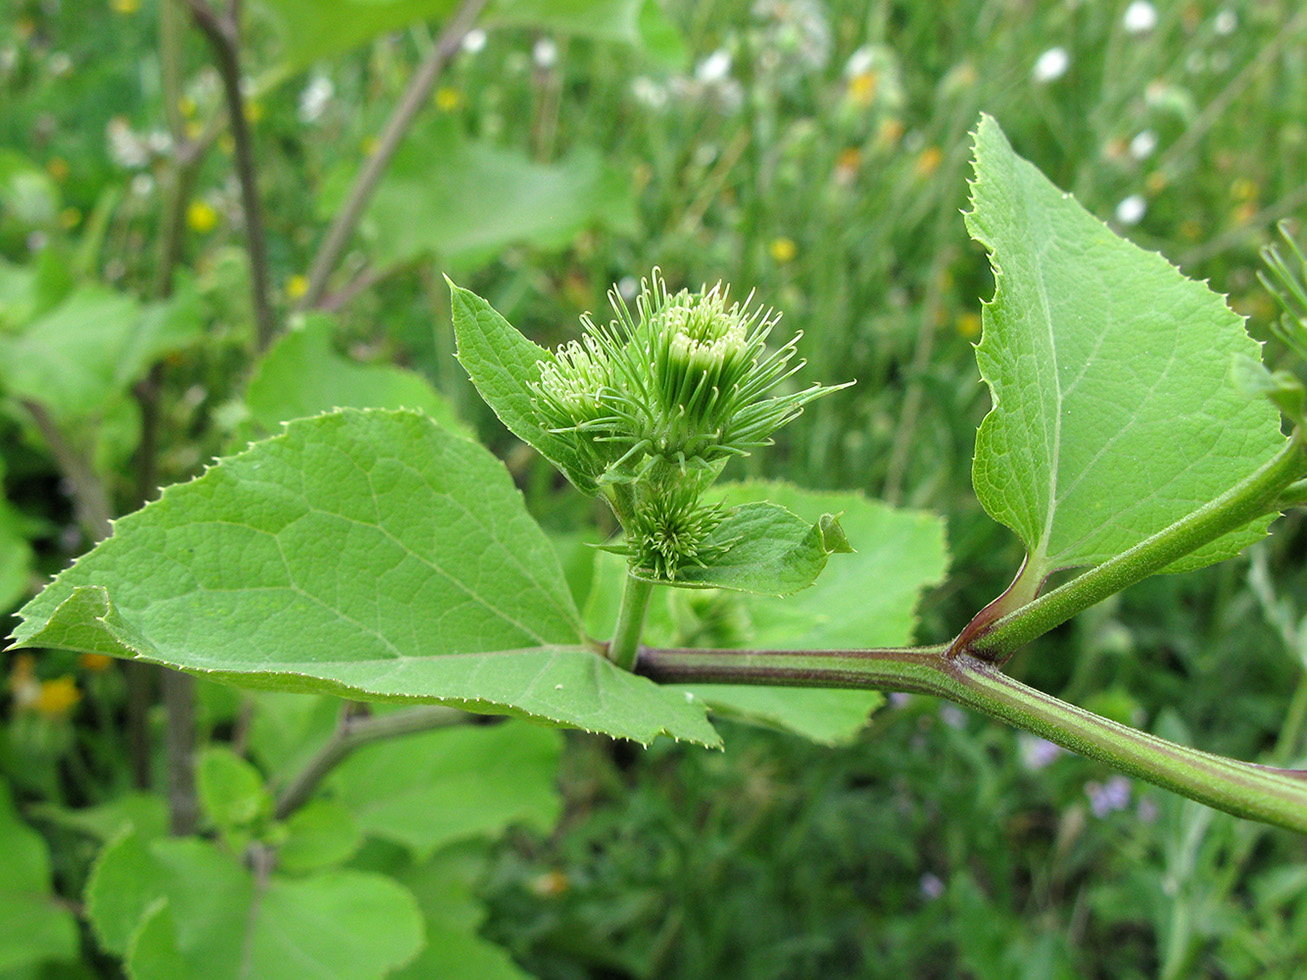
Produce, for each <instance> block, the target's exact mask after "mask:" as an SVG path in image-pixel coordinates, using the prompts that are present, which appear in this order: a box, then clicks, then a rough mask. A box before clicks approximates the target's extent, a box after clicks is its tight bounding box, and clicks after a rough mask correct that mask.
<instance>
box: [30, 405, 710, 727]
mask: <svg viewBox="0 0 1307 980" xmlns="http://www.w3.org/2000/svg"><path fill="white" fill-rule="evenodd" d="M20 616H21V617H22V620H23V622H22V623H21V624H20V626H19V627H18V629H17V630H16V631H15V634H14V637H15V639H16V640H17V641H18V642H17V644H16V645H17V646H33V647H42V646H44V647H59V648H64V649H72V650H79V651H84V652H96V653H106V654H110V655H112V656H119V657H133V658H138V659H142V660H148V661H152V662H155V663H162V664H167V665H169V666H174V667H180V668H182V669H184V670H189V671H192V672H194V673H199V674H207V675H210V676H212V677H213V678H214V679H217V680H228V681H232V682H236V683H242V684H246V685H250V686H261V687H269V688H275V689H281V690H298V691H326V692H331V693H337V694H342V695H348V696H351V697H358V698H363V699H374V700H386V699H392V700H408V701H430V702H440V703H446V704H451V705H453V706H455V707H463V708H467V709H469V710H475V711H496V712H506V713H510V714H520V715H526V716H531V717H535V718H540V719H543V720H547V721H551V722H555V723H558V724H563V725H573V726H578V727H582V728H587V729H590V730H592V731H599V732H605V733H607V734H610V735H616V736H619V737H623V738H631V739H636V740H638V741H642V742H648V741H650V740H651V739H652V738H654V737H655V736H656V735H658V734H663V733H665V734H669V735H673V736H675V737H677V738H683V739H688V740H691V741H697V742H702V743H705V744H715V743H716V742H717V736H716V734H715V733H714V732H713V730H712V728H711V727H710V726H709V725H708V723H707V721H706V720H705V719H704V717H703V713H702V711H701V710H700V709H699V708H697V707H696V706H692V705H686V704H685V703H684V700H683V699H682V698H680V697H679V696H678V695H676V694H675V693H673V692H669V691H665V690H663V689H661V688H659V687H658V686H657V685H655V684H653V683H652V682H650V681H648V680H646V679H644V678H641V677H636V676H635V675H633V674H630V673H628V672H626V671H622V670H620V669H618V668H617V667H615V666H613V664H612V663H611V662H609V661H608V660H606V659H604V658H603V657H601V656H599V655H598V654H597V653H596V652H595V651H594V650H593V649H592V648H590V647H587V646H585V645H583V644H582V643H581V642H580V624H579V620H580V617H579V614H578V613H577V611H576V608H575V605H574V604H573V600H572V597H571V594H570V593H569V591H568V589H567V585H566V582H565V581H564V578H563V574H562V570H561V569H560V568H559V566H558V559H557V556H556V555H555V553H554V550H553V548H552V546H551V545H550V543H549V541H548V539H546V538H545V536H544V534H543V533H542V532H541V531H540V529H539V527H538V526H537V525H536V524H535V522H534V521H533V520H532V519H531V517H530V515H528V514H527V513H526V511H525V509H524V508H523V506H522V498H521V494H520V493H519V492H518V491H517V489H516V487H514V485H513V482H512V480H511V479H510V478H509V475H508V473H507V471H506V470H505V469H504V468H503V466H502V465H501V464H500V463H499V462H498V460H496V459H495V458H494V457H493V456H491V455H490V454H489V453H488V452H487V451H486V450H485V449H484V448H482V447H481V446H479V445H477V444H476V443H473V442H470V441H468V440H465V439H461V438H459V437H457V436H454V435H452V434H450V433H449V432H446V431H445V430H443V429H441V428H440V427H439V426H437V425H436V424H435V423H433V422H432V421H431V420H430V419H428V418H426V417H425V416H422V415H419V414H417V413H413V412H387V411H380V410H365V411H358V410H353V409H346V410H342V411H340V412H336V413H333V414H330V415H322V416H317V417H315V418H312V419H302V420H299V421H296V422H292V423H290V424H289V425H288V426H287V427H286V429H285V431H284V432H283V433H282V434H281V435H279V436H277V437H275V438H272V439H269V440H266V441H264V442H261V443H256V444H255V445H254V446H252V447H251V448H250V449H249V450H247V451H246V452H244V453H241V454H240V455H238V456H235V457H232V458H230V459H226V460H223V461H222V462H220V463H219V464H218V465H216V466H214V467H212V468H211V469H210V470H209V471H208V472H207V473H206V474H205V475H204V476H202V477H200V478H199V479H196V480H194V481H192V482H190V483H187V484H182V485H179V486H175V487H170V488H168V489H167V490H166V491H165V492H164V494H163V496H162V497H161V498H160V499H159V500H158V501H156V502H154V503H152V504H150V505H148V506H147V507H145V508H144V509H142V510H141V511H139V512H137V513H136V514H133V515H130V516H128V517H126V518H123V519H122V520H120V521H118V522H117V523H116V525H115V529H114V534H113V536H112V537H110V538H109V539H108V540H106V541H104V542H101V544H99V545H98V546H97V547H96V548H95V549H94V550H93V551H91V552H90V553H89V554H87V555H86V556H84V557H83V558H81V559H79V560H78V562H77V564H76V565H74V566H73V567H72V568H70V569H68V570H66V571H65V572H63V573H62V574H60V575H59V576H58V578H56V579H55V581H54V582H53V583H51V585H50V586H49V587H48V588H47V589H46V590H45V591H44V592H42V593H41V595H39V596H37V598H35V599H34V600H32V601H31V602H30V603H28V605H27V606H25V607H24V608H23V609H22V610H21V611H20Z"/></svg>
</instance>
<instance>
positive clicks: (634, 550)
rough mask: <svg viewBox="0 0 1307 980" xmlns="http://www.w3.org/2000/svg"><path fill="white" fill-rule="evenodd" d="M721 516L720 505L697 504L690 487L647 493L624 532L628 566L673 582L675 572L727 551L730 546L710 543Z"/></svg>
mask: <svg viewBox="0 0 1307 980" xmlns="http://www.w3.org/2000/svg"><path fill="white" fill-rule="evenodd" d="M723 516H724V514H723V512H722V508H721V506H720V505H719V504H712V505H704V504H701V503H700V502H699V492H698V488H697V487H696V486H694V485H693V484H689V485H681V486H676V487H670V488H666V489H665V490H664V491H663V492H658V493H653V494H648V495H647V499H646V500H645V501H643V506H640V507H638V508H637V509H636V510H635V513H634V516H633V520H632V521H631V524H632V526H631V527H629V528H627V529H626V530H627V536H626V537H627V545H626V550H627V555H628V558H629V560H630V563H631V567H632V568H633V569H635V570H636V571H638V572H640V573H641V574H643V575H644V576H646V577H649V578H654V579H658V580H659V581H665V582H675V581H676V575H677V572H678V571H680V570H681V569H682V568H685V567H687V566H690V565H697V566H699V567H703V566H704V565H705V564H706V561H707V559H709V558H711V557H713V556H714V555H716V554H718V553H720V552H722V551H725V550H727V549H728V548H729V543H726V542H712V541H711V540H710V538H711V535H712V533H713V531H715V530H716V529H717V525H718V524H720V523H721V521H722V517H723Z"/></svg>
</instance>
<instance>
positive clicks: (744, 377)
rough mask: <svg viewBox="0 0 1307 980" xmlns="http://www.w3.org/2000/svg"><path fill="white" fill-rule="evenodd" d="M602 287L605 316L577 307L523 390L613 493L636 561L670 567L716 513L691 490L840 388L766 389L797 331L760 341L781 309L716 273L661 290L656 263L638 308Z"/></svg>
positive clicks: (660, 574) (658, 572)
mask: <svg viewBox="0 0 1307 980" xmlns="http://www.w3.org/2000/svg"><path fill="white" fill-rule="evenodd" d="M609 299H610V301H611V302H612V306H613V312H614V313H615V318H614V319H613V320H611V321H610V322H609V323H607V324H606V325H602V326H596V325H595V323H594V321H593V320H592V319H591V318H590V316H589V315H588V314H587V315H586V316H584V317H582V318H581V322H582V324H583V325H584V326H585V332H584V334H583V335H582V337H581V339H580V340H579V341H573V342H571V343H570V344H567V345H565V346H563V347H560V348H559V349H558V350H557V351H555V352H553V353H552V354H550V355H549V356H548V357H546V358H545V359H543V360H542V361H541V367H540V376H539V379H538V380H537V381H536V382H535V383H533V384H532V385H531V392H532V395H533V401H532V404H533V405H534V408H535V411H536V415H537V417H538V418H539V420H540V423H541V424H542V425H543V426H544V427H545V428H547V429H548V430H549V431H550V432H552V433H555V434H559V435H564V436H566V437H567V439H568V442H569V443H571V444H572V446H573V449H574V450H575V452H576V454H577V456H578V457H580V459H581V460H583V461H584V465H585V467H586V469H587V470H588V471H589V475H590V477H591V478H592V479H593V480H594V481H595V483H596V484H597V486H598V487H599V492H600V493H602V494H603V495H604V496H605V497H606V498H607V500H608V501H609V503H610V504H611V505H612V507H613V510H614V511H615V512H616V514H617V516H618V519H619V520H620V521H621V523H622V526H623V529H624V530H625V532H626V538H627V552H628V555H629V558H630V561H631V563H632V567H633V568H637V569H642V570H644V573H645V574H647V575H650V576H651V577H654V578H658V579H661V580H666V581H671V580H673V579H674V578H675V577H676V573H677V570H678V569H679V568H683V567H685V565H686V564H687V563H689V564H702V563H703V552H702V548H704V547H706V546H707V545H706V541H707V539H708V537H709V535H711V533H712V531H713V529H714V528H715V527H716V526H717V523H719V522H720V520H721V514H720V511H719V510H718V509H717V508H712V507H704V506H702V505H700V503H699V498H700V495H701V494H702V492H703V491H704V489H706V488H707V487H708V485H709V484H711V483H712V481H713V480H714V479H716V477H717V474H718V473H720V472H721V469H722V467H723V466H724V465H725V463H726V461H727V460H728V459H730V457H732V456H744V455H748V453H749V452H750V451H751V450H753V449H754V448H756V447H758V446H765V445H768V444H770V442H771V436H772V433H773V432H775V431H776V430H777V429H778V428H780V427H781V426H782V425H784V424H785V423H787V422H789V421H792V420H793V419H794V418H796V417H797V416H798V415H799V414H800V413H801V412H802V410H803V406H804V405H805V404H807V403H808V402H810V401H812V400H813V399H814V398H818V397H820V396H822V395H824V394H827V393H828V392H831V391H835V390H837V389H836V388H826V387H823V386H821V385H819V384H813V385H812V386H810V387H808V388H806V389H803V390H801V391H796V392H790V393H786V394H780V395H776V394H773V393H772V392H773V390H774V389H775V388H776V387H777V386H779V385H780V384H781V382H783V381H785V380H786V379H787V378H789V377H790V376H791V375H792V374H794V372H795V371H797V370H798V369H799V368H801V367H802V366H803V362H802V361H798V362H797V363H791V362H792V361H793V359H794V353H795V349H794V345H795V341H797V339H798V337H797V336H796V337H795V338H794V339H792V340H790V341H788V342H786V343H785V344H782V345H781V346H780V347H779V348H777V349H774V350H770V351H769V350H768V348H767V339H768V337H769V336H770V334H771V332H772V329H773V328H774V327H775V326H776V323H777V321H778V320H779V319H780V316H779V314H777V313H775V312H774V311H772V310H767V309H763V308H762V307H760V306H754V305H753V294H752V293H751V294H749V296H748V297H746V299H745V300H744V302H742V303H741V302H732V301H731V299H730V290H729V288H728V287H725V286H723V285H722V284H721V283H718V284H717V285H716V286H713V287H711V288H708V287H704V288H702V289H700V290H698V291H697V292H690V291H689V290H681V291H680V292H677V293H670V292H669V291H668V289H667V285H666V283H665V282H664V281H663V278H662V276H661V275H660V274H659V272H658V270H657V269H655V270H654V272H653V275H652V276H651V277H650V278H649V279H646V280H644V282H643V283H642V284H641V289H640V292H639V295H638V296H637V297H636V300H635V313H634V315H632V312H631V309H630V308H629V307H628V306H627V304H626V303H625V301H623V300H622V298H621V296H620V295H619V294H618V292H617V291H616V289H614V290H612V291H610V292H609ZM840 387H843V386H840ZM717 547H718V549H719V550H720V549H721V548H723V547H729V545H721V544H719V545H717Z"/></svg>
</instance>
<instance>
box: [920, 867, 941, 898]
mask: <svg viewBox="0 0 1307 980" xmlns="http://www.w3.org/2000/svg"><path fill="white" fill-rule="evenodd" d="M919 885H920V888H921V897H922V898H924V899H925V900H926V901H928V902H933V901H934V900H935V899H937V898H939V897H940V896H941V895H943V894H944V882H942V881H940V879H939V875H936V874H931V873H930V872H929V871H927V872H926V873H925V874H924V875H922V876H921V881H920V882H919Z"/></svg>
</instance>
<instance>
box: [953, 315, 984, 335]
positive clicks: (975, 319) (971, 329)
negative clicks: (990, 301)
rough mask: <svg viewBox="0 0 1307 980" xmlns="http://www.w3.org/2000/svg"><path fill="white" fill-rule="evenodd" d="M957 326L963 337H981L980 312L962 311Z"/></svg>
mask: <svg viewBox="0 0 1307 980" xmlns="http://www.w3.org/2000/svg"><path fill="white" fill-rule="evenodd" d="M956 326H957V330H958V333H960V334H961V335H962V336H963V337H966V338H967V339H968V340H970V339H971V338H972V337H979V336H980V314H979V313H972V312H970V311H968V312H966V313H960V314H958V319H957V324H956Z"/></svg>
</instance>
